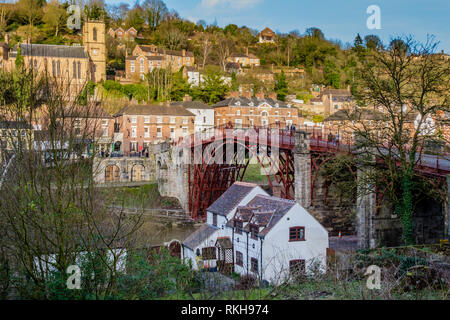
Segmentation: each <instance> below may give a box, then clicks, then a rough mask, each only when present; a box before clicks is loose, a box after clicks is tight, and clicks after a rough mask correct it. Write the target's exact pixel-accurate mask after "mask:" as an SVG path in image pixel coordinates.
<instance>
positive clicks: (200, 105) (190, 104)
mask: <svg viewBox="0 0 450 320" xmlns="http://www.w3.org/2000/svg"><path fill="white" fill-rule="evenodd" d="M170 105H171V106H183V107H184V108H186V109H213V107H211V106H210V105H207V104H206V103H204V102H202V101H174V102H172V103H171V104H170Z"/></svg>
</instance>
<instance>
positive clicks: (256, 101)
mask: <svg viewBox="0 0 450 320" xmlns="http://www.w3.org/2000/svg"><path fill="white" fill-rule="evenodd" d="M262 103H267V104H269V105H270V106H271V107H274V108H289V106H288V104H287V103H286V102H283V101H279V100H276V99H272V98H264V99H260V98H256V97H253V98H246V97H239V98H234V97H233V98H228V99H225V100H222V101H220V102H218V103H216V104H215V105H213V107H214V108H219V107H228V106H240V107H257V106H259V105H260V104H262ZM277 104H278V106H277Z"/></svg>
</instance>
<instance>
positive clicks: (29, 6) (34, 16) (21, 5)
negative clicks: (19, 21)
mask: <svg viewBox="0 0 450 320" xmlns="http://www.w3.org/2000/svg"><path fill="white" fill-rule="evenodd" d="M16 9H17V12H18V14H19V16H21V17H23V18H24V19H25V20H26V22H27V23H28V25H29V26H30V27H33V26H34V25H35V24H36V22H37V21H39V19H41V16H42V1H40V0H19V1H18V2H17V4H16Z"/></svg>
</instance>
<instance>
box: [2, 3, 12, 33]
mask: <svg viewBox="0 0 450 320" xmlns="http://www.w3.org/2000/svg"><path fill="white" fill-rule="evenodd" d="M12 13H13V7H12V6H11V5H10V4H7V3H0V36H3V34H4V33H5V31H6V27H7V26H8V21H9V19H10V17H11V16H12Z"/></svg>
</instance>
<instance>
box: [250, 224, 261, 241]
mask: <svg viewBox="0 0 450 320" xmlns="http://www.w3.org/2000/svg"><path fill="white" fill-rule="evenodd" d="M250 234H251V237H252V239H255V240H256V239H258V234H259V228H258V226H255V225H251V226H250Z"/></svg>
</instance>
